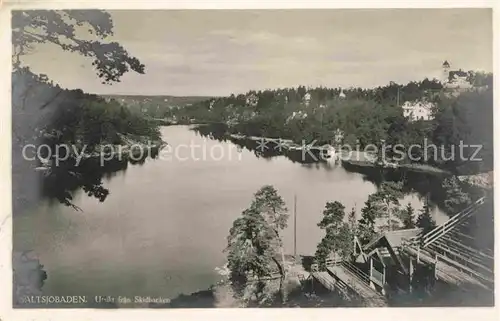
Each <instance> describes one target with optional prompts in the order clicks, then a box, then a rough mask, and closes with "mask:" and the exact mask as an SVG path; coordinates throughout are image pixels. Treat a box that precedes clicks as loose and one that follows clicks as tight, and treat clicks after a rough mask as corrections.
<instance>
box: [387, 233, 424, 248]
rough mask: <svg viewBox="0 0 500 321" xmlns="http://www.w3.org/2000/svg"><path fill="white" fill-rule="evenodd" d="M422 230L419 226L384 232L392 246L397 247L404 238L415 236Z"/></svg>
mask: <svg viewBox="0 0 500 321" xmlns="http://www.w3.org/2000/svg"><path fill="white" fill-rule="evenodd" d="M421 231H422V229H421V228H413V229H407V230H397V231H391V232H387V233H385V234H384V236H385V237H386V238H387V241H389V244H391V246H392V247H399V246H401V244H402V243H403V241H404V240H408V239H410V238H412V237H415V236H417V235H418V234H420V232H421Z"/></svg>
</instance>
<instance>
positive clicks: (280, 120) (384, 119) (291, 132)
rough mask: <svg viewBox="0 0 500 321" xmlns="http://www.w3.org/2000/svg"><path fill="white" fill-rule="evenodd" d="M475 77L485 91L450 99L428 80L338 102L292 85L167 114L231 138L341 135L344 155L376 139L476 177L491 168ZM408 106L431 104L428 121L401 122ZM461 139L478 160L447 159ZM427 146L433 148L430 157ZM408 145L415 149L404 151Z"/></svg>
mask: <svg viewBox="0 0 500 321" xmlns="http://www.w3.org/2000/svg"><path fill="white" fill-rule="evenodd" d="M470 74H471V75H475V74H474V73H470ZM477 75H478V76H477V79H478V80H473V79H472V78H471V81H472V82H477V83H478V84H479V83H481V84H486V85H487V87H485V86H483V87H480V86H479V85H478V86H476V87H474V88H476V89H474V90H473V91H471V92H464V93H461V94H460V95H458V96H453V95H452V96H450V95H449V93H447V92H446V91H445V90H443V87H442V85H441V83H440V82H438V81H437V80H429V79H424V80H423V81H420V82H410V83H408V84H406V85H399V84H395V83H391V84H389V85H387V86H384V87H377V88H372V89H362V88H348V89H342V91H343V93H344V94H345V95H346V97H345V98H340V97H339V94H340V92H341V89H340V88H324V87H317V88H305V87H303V86H299V87H297V88H281V89H276V90H264V91H249V92H248V93H245V94H239V95H234V94H232V95H230V96H228V97H218V98H213V99H210V100H205V101H202V102H199V103H194V104H193V105H192V106H189V107H186V108H182V109H177V110H175V111H173V113H174V114H175V115H176V117H177V118H178V119H191V118H193V119H196V120H197V121H199V122H223V123H226V124H228V126H229V132H231V133H240V134H243V135H248V136H266V137H276V138H277V137H280V138H283V139H291V140H293V141H295V142H296V143H302V142H307V143H310V142H315V143H316V145H322V144H326V143H332V141H334V140H335V135H336V133H337V132H338V131H340V132H342V133H343V140H342V141H341V142H340V143H342V144H349V145H350V146H351V147H352V148H354V146H355V145H356V144H357V143H359V147H360V148H364V147H366V146H367V145H368V144H375V145H377V146H378V145H380V144H381V141H382V140H384V141H385V144H386V146H392V147H394V146H395V145H397V144H401V146H403V147H404V149H406V150H404V152H405V153H406V157H404V158H403V159H402V162H406V163H411V162H417V163H426V164H430V165H433V166H438V167H442V168H444V169H446V170H452V171H460V172H477V171H485V170H491V169H492V167H493V135H492V132H493V127H492V126H493V122H492V119H493V117H492V115H493V90H492V88H493V87H492V83H491V79H492V74H484V75H481V74H480V73H478V74H477ZM306 93H308V94H310V96H311V99H310V102H309V103H306V102H305V100H304V97H305V94H306ZM398 93H399V101H400V103H399V105H398V104H397V101H398ZM248 97H256V99H257V101H258V103H257V104H256V105H253V104H249V103H248V102H247V98H248ZM415 100H427V101H429V102H431V103H433V104H435V106H436V107H435V108H434V109H433V110H432V114H433V116H434V119H432V120H428V121H427V120H418V121H409V120H408V119H407V118H405V117H403V110H402V108H401V104H402V103H403V102H404V101H415ZM478 110H480V112H478ZM481 124H485V125H481ZM461 140H462V141H463V142H464V144H467V145H482V146H483V147H482V149H481V152H480V154H479V155H477V156H478V158H482V160H481V161H468V159H466V160H459V159H458V157H455V158H454V159H453V160H450V159H449V158H450V152H451V150H452V149H455V150H456V151H455V154H458V153H459V151H458V146H459V144H460V141H461ZM432 144H434V145H436V152H434V149H433V147H432ZM412 145H416V146H420V147H421V148H411V149H410V146H412ZM474 152H475V148H474V147H467V148H465V155H466V156H469V157H470V156H472V155H473V154H474ZM396 153H397V152H395V150H394V149H393V148H388V150H387V157H389V158H390V157H393V156H395V154H396ZM398 154H399V153H398ZM408 154H410V155H408ZM398 156H399V155H398ZM409 156H411V157H409Z"/></svg>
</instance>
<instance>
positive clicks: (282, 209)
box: [254, 185, 289, 301]
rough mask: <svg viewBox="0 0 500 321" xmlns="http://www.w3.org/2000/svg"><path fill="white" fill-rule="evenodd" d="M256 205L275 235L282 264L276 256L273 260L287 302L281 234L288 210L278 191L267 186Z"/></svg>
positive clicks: (263, 188)
mask: <svg viewBox="0 0 500 321" xmlns="http://www.w3.org/2000/svg"><path fill="white" fill-rule="evenodd" d="M254 204H255V206H256V208H257V209H258V210H259V212H260V213H261V215H262V216H263V217H264V220H265V221H266V223H267V224H268V226H269V228H270V229H271V230H272V232H273V233H274V238H273V245H274V247H276V248H277V249H278V250H279V253H280V256H281V262H278V260H276V258H275V257H274V256H273V259H274V260H275V263H276V265H277V267H278V269H279V271H280V274H281V278H280V293H281V296H282V301H286V299H287V293H286V289H285V282H286V276H287V271H286V265H285V249H284V246H283V240H282V238H281V232H282V231H283V230H284V229H285V228H286V227H287V222H288V217H289V214H288V209H287V208H286V205H285V201H283V198H281V196H279V195H278V191H277V190H276V189H275V188H274V187H273V186H271V185H265V186H263V187H262V188H261V189H260V190H258V191H257V193H255V200H254Z"/></svg>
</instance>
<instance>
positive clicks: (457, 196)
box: [442, 176, 472, 214]
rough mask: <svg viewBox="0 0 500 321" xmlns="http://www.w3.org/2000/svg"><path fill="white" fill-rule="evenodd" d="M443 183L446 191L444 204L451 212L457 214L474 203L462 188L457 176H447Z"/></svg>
mask: <svg viewBox="0 0 500 321" xmlns="http://www.w3.org/2000/svg"><path fill="white" fill-rule="evenodd" d="M442 185H443V189H444V191H445V193H446V199H445V201H444V205H445V209H446V211H447V212H448V213H449V214H456V213H458V212H459V211H461V210H463V209H464V208H465V207H467V206H469V205H470V204H471V203H472V201H471V198H470V195H469V194H468V193H466V192H464V191H463V190H462V187H461V184H460V181H459V180H458V178H457V177H456V176H452V177H449V178H445V179H444V180H443V183H442Z"/></svg>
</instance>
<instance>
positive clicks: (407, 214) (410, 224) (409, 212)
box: [400, 203, 415, 229]
mask: <svg viewBox="0 0 500 321" xmlns="http://www.w3.org/2000/svg"><path fill="white" fill-rule="evenodd" d="M400 213H401V215H400V219H401V222H402V223H403V228H404V229H411V228H415V221H414V219H413V216H414V215H415V210H414V209H413V206H411V204H409V203H408V205H406V208H405V209H403V210H402V211H401V212H400Z"/></svg>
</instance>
